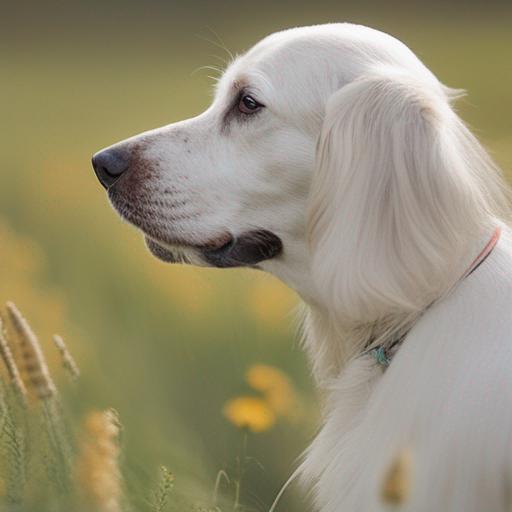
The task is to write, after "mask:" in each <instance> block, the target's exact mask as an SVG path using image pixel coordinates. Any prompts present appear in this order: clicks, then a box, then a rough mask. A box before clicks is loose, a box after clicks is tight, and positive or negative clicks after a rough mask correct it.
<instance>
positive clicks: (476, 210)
mask: <svg viewBox="0 0 512 512" xmlns="http://www.w3.org/2000/svg"><path fill="white" fill-rule="evenodd" d="M500 187H501V185H500V181H499V178H498V177H497V176H496V173H495V172H494V168H493V166H492V163H491V162H490V161H489V159H488V157H487V156H486V153H485V151H484V150H483V149H482V148H481V147H480V146H479V144H478V142H477V141H476V139H475V138H474V137H473V136H472V135H471V133H470V132H469V130H467V128H466V127H465V126H464V124H463V123H462V122H461V120H460V119H459V118H458V117H457V115H456V114H455V113H454V112H453V110H452V108H451V106H450V102H449V95H448V89H447V88H445V87H443V86H442V85H441V84H439V83H438V82H437V81H435V79H433V78H432V80H429V79H425V80H418V79H416V78H414V77H413V76H412V75H409V74H408V73H406V72H401V71H398V70H395V69H385V70H382V72H380V71H379V72H376V73H375V74H373V75H371V76H367V77H363V78H360V79H358V80H356V81H354V82H351V83H349V84H347V85H345V86H344V87H342V88H341V89H340V90H339V91H337V92H335V93H334V94H333V95H332V97H331V98H330V99H329V101H328V103H327V107H326V113H325V118H324V122H323V126H322V131H321V135H320V139H319V141H318V148H317V162H316V169H315V172H314V176H313V181H312V188H311V196H310V202H309V213H308V234H309V239H310V245H311V252H312V258H313V266H312V273H313V277H314V280H315V282H316V283H317V284H318V290H319V293H320V296H323V297H324V298H325V302H326V304H328V305H329V306H330V307H331V308H333V309H334V310H335V313H336V314H340V315H345V316H346V317H347V320H355V321H356V322H361V321H367V322H373V321H376V320H382V318H383V317H386V315H389V314H393V312H405V313H406V312H414V311H418V310H421V309H423V308H424V307H425V306H426V305H428V303H429V302H430V301H431V300H433V299H434V298H437V297H438V296H439V292H440V290H442V289H447V287H448V286H449V285H450V283H452V282H454V281H455V280H456V279H457V277H458V276H459V274H458V273H457V272H458V270H459V267H460V265H461V258H463V257H464V255H465V253H467V251H468V240H470V239H471V238H473V239H474V238H475V237H480V236H482V234H483V233H484V232H485V231H486V230H487V229H488V228H489V226H490V225H491V224H492V220H491V219H492V218H493V216H494V215H495V214H496V212H497V211H498V209H499V208H498V206H497V204H498V203H502V198H501V189H500Z"/></svg>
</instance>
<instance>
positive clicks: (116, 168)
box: [92, 148, 129, 188]
mask: <svg viewBox="0 0 512 512" xmlns="http://www.w3.org/2000/svg"><path fill="white" fill-rule="evenodd" d="M92 166H93V167H94V172H95V173H96V176H97V177H98V179H99V180H100V183H101V184H102V185H103V186H104V187H105V188H109V187H111V186H112V185H113V184H114V183H115V182H116V181H117V180H118V179H119V178H120V177H121V175H122V174H123V173H124V172H125V171H126V170H127V169H128V166H129V162H128V158H127V155H126V152H125V151H122V150H120V149H113V148H112V149H104V150H103V151H100V152H99V153H96V154H95V155H94V156H93V157H92Z"/></svg>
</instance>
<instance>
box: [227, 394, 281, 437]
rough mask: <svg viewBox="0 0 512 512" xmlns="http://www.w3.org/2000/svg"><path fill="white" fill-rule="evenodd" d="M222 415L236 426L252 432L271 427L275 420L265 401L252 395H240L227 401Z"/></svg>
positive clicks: (262, 430)
mask: <svg viewBox="0 0 512 512" xmlns="http://www.w3.org/2000/svg"><path fill="white" fill-rule="evenodd" d="M224 415H225V416H226V418H227V419H228V420H229V421H230V422H231V423H232V424H233V425H235V426H236V427H238V428H247V429H249V430H250V431H252V432H264V431H265V430H268V429H270V428H272V426H273V425H274V423H275V421H276V417H275V414H274V412H273V411H272V409H271V408H270V407H269V406H268V404H267V402H266V401H265V400H263V399H261V398H256V397H252V396H241V397H238V398H234V399H233V400H230V401H229V402H227V403H226V405H225V406H224Z"/></svg>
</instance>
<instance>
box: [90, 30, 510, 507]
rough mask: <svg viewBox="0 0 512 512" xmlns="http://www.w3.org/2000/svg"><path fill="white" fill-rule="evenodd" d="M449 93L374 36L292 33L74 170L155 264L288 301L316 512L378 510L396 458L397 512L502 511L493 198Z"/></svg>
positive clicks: (506, 304) (399, 48)
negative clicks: (238, 270) (235, 272)
mask: <svg viewBox="0 0 512 512" xmlns="http://www.w3.org/2000/svg"><path fill="white" fill-rule="evenodd" d="M453 97H454V92H453V91H452V90H449V89H448V88H446V87H444V86H443V85H442V84H441V83H440V82H439V81H438V80H437V78H436V77H435V76H434V75H433V74H432V73H431V72H430V71H429V70H428V69H427V68H426V67H425V66H424V65H423V64H422V63H421V62H420V61H419V60H418V58H417V57H416V56H415V55H414V54H413V53H412V52H411V51H410V50H409V49H408V48H407V47H406V46H404V45H403V44H402V43H401V42H400V41H398V40H396V39H394V38H393V37H391V36H389V35H386V34H383V33H381V32H378V31H375V30H372V29H370V28H366V27H362V26H357V25H350V24H332V25H323V26H314V27H306V28H297V29H292V30H287V31H284V32H279V33H276V34H273V35H271V36H269V37H267V38H266V39H264V40H263V41H261V42H260V43H258V44H257V45H256V46H255V47H254V48H252V49H251V50H250V51H249V52H248V53H247V54H245V55H243V56H242V57H239V58H237V59H236V60H235V61H234V62H233V63H232V64H231V65H230V66H229V68H228V69H227V71H226V72H225V73H224V75H223V77H222V79H221V80H220V82H219V84H218V87H217V91H216V95H215V100H214V101H213V104H212V105H211V107H210V108H209V109H208V110H207V111H206V112H204V113H203V114H201V115H199V116H197V117H195V118H193V119H188V120H186V121H182V122H179V123H176V124H172V125H169V126H165V127H163V128H160V129H158V130H154V131H151V132H147V133H143V134H142V135H139V136H137V137H134V138H131V139H129V140H126V141H123V142H121V143H119V144H116V145H114V146H111V147H110V148H107V149H106V150H103V151H102V152H100V153H98V154H97V155H96V156H95V157H94V159H93V164H94V167H95V170H96V173H97V175H98V177H99V179H100V181H101V182H102V184H103V185H104V186H105V187H106V188H107V189H108V195H109V198H110V200H111V202H112V204H113V205H114V207H115V209H116V210H117V211H118V212H119V213H120V214H121V215H122V216H123V217H124V218H125V219H126V220H128V221H129V222H131V223H132V224H134V225H135V226H137V227H138V228H140V229H141V230H142V231H143V232H144V233H145V236H146V241H147V244H148V247H149V249H150V250H151V252H153V253H154V254H155V255H156V256H158V257H159V258H161V259H163V260H166V261H182V262H187V263H193V264H197V265H207V266H216V267H233V266H244V265H245V266H250V267H255V268H260V269H263V270H266V271H268V272H271V273H273V274H274V275H276V276H277V277H279V278H280V279H281V280H283V281H284V282H285V283H287V284H288V285H289V286H291V287H292V288H294V289H295V290H296V291H297V292H298V294H299V295H300V296H301V297H302V299H303V301H304V303H305V311H306V312H305V322H304V331H305V342H304V344H305V347H306V349H307V351H308V353H309V356H310V358H311V364H312V368H313V372H314V376H315V378H316V380H317V382H318V385H319V386H320V387H321V388H322V389H323V390H324V391H325V393H326V395H327V396H326V400H325V414H324V418H323V426H322V428H321V430H320V432H319V434H318V436H317V438H316V439H315V440H314V442H313V443H312V445H311V447H310V448H309V449H308V450H307V453H306V456H305V458H304V461H303V463H302V465H301V467H300V473H301V475H302V480H303V481H304V482H306V484H307V485H308V486H309V487H310V489H311V491H312V493H313V499H314V503H315V505H314V508H315V510H319V511H321V512H353V511H380V510H388V509H387V508H386V506H387V505H386V503H384V502H383V498H382V486H383V485H384V484H383V479H385V475H386V474H387V471H388V468H389V467H390V465H392V463H393V461H394V460H395V459H396V456H397V454H399V453H402V451H403V450H407V452H408V453H409V454H410V459H411V469H410V471H409V473H408V474H407V481H408V482H409V484H408V487H407V488H406V489H402V492H401V495H399V496H398V497H397V501H399V502H401V505H400V507H401V508H400V510H403V511H414V512H434V511H435V512H446V511H461V512H462V511H464V512H484V511H485V512H495V511H496V512H497V511H500V512H501V511H506V510H507V511H509V510H511V507H512V497H511V489H512V314H511V313H512V310H511V305H512V237H511V233H510V230H509V228H508V227H507V224H506V223H507V222H508V220H509V207H508V205H507V197H506V196H507V191H506V187H505V185H504V184H503V182H502V181H501V179H500V176H499V172H498V171H497V170H496V169H495V167H494V165H493V163H492V162H491V160H490V159H489V158H488V156H487V155H486V153H485V151H484V150H483V149H482V148H481V146H480V145H479V143H478V142H477V140H476V139H475V138H474V137H473V135H471V133H470V132H469V131H468V129H467V128H466V127H465V126H464V124H463V122H462V121H461V120H460V119H459V117H458V116H457V115H456V114H455V113H454V111H453V110H452V108H451V106H450V100H451V99H453ZM402 477H404V475H402ZM399 494H400V493H399Z"/></svg>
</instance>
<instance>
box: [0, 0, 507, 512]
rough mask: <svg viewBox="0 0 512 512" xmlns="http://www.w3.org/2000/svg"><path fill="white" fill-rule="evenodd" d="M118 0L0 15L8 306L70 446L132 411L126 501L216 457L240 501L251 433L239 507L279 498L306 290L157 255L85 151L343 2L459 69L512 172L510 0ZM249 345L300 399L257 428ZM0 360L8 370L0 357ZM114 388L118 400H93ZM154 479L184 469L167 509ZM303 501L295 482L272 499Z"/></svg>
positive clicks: (42, 506)
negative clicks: (277, 1)
mask: <svg viewBox="0 0 512 512" xmlns="http://www.w3.org/2000/svg"><path fill="white" fill-rule="evenodd" d="M113 5H114V4H113ZM115 6H116V8H114V7H113V6H111V5H110V4H109V5H108V6H102V4H100V3H96V2H92V3H90V4H88V6H87V5H86V4H85V3H80V2H71V4H69V5H67V6H62V5H60V4H59V5H57V4H53V3H49V4H48V6H47V8H44V9H43V8H42V7H41V6H37V5H36V4H35V3H34V4H33V5H30V6H29V7H27V12H24V11H23V10H22V7H20V6H18V7H12V12H10V11H9V10H7V16H6V17H4V19H3V23H4V28H5V30H3V31H2V36H1V40H0V43H1V44H0V63H1V65H0V84H1V86H0V87H1V93H2V100H1V114H2V119H3V121H4V122H3V123H2V126H3V128H2V134H1V138H0V155H1V157H2V161H1V166H2V168H1V170H0V307H1V311H2V313H3V317H4V319H6V322H8V318H7V316H8V315H6V310H5V308H4V304H5V303H6V302H8V301H14V302H15V303H16V304H17V306H18V307H19V308H20V310H21V311H22V312H23V314H24V315H25V317H26V318H27V319H28V320H29V322H30V324H31V325H32V327H33V328H34V330H35V332H36V333H37V334H38V337H39V340H40V343H41V345H42V347H43V350H44V353H45V354H46V357H47V360H48V366H49V368H50V370H49V371H50V373H51V374H52V375H53V376H54V377H53V378H54V380H55V385H56V387H57V388H58V389H59V404H60V405H59V407H61V408H62V410H63V416H64V419H63V420H62V421H63V424H65V425H67V427H66V428H69V429H70V431H71V432H72V434H69V436H70V439H72V441H71V444H73V446H72V447H71V448H70V449H71V450H75V449H76V452H77V454H80V446H81V445H80V443H81V441H80V439H81V437H80V436H81V435H82V434H81V433H80V432H86V433H87V431H88V429H89V430H91V429H92V431H93V433H94V432H97V431H98V430H101V429H102V428H103V427H101V425H103V423H101V422H102V421H107V423H108V422H109V421H110V422H113V424H114V425H117V426H116V427H115V428H118V429H120V432H116V435H115V436H114V437H116V441H115V443H117V442H119V453H118V454H117V455H116V458H118V459H119V460H118V463H119V467H120V468H121V470H122V480H120V484H119V485H120V491H119V492H120V493H121V494H122V495H123V496H125V498H123V500H121V501H122V503H123V505H122V506H123V507H124V508H123V510H137V511H138V510H148V511H149V510H160V511H161V512H162V511H163V510H180V512H181V511H183V510H185V508H184V507H185V506H184V505H178V503H187V507H188V506H189V504H190V509H191V510H192V509H193V507H194V506H198V507H199V506H203V507H213V506H214V503H213V502H214V501H215V500H214V499H213V496H212V495H213V493H214V489H215V486H216V480H217V478H218V475H219V470H225V471H226V472H227V474H228V475H231V476H230V478H232V483H231V484H230V485H228V484H227V482H226V480H225V479H224V478H223V477H222V476H221V477H220V484H219V486H218V491H219V493H218V494H219V496H218V505H219V506H220V507H221V508H222V507H223V508H222V512H226V511H227V510H233V508H234V505H235V502H236V493H237V492H238V491H237V486H236V485H235V484H236V481H237V477H236V475H237V474H238V473H239V472H240V467H239V463H240V460H238V461H237V457H238V459H240V456H241V455H240V454H241V451H244V450H245V454H246V457H245V456H244V457H243V459H244V460H245V459H247V460H249V461H250V462H249V463H248V464H247V467H246V468H245V470H244V475H243V481H242V485H240V488H239V496H238V504H237V507H236V508H238V509H240V510H245V511H249V510H255V511H267V510H268V509H269V507H270V505H271V503H272V501H273V499H274V497H275V495H276V493H277V492H278V491H279V489H280V487H281V485H282V484H283V483H284V481H286V479H287V477H288V476H289V475H290V474H291V472H292V471H293V468H294V467H295V464H296V459H297V457H298V456H299V454H300V453H301V451H302V450H303V449H304V448H305V446H306V445H307V442H308V440H309V439H311V437H312V436H313V435H314V432H315V430H316V427H317V425H318V421H319V397H318V396H317V394H316V392H315V390H314V389H313V384H312V381H311V378H310V376H309V369H308V365H307V361H306V359H305V356H304V354H303V353H302V352H301V350H300V347H299V346H298V336H297V335H296V322H295V320H294V319H295V316H294V309H295V306H296V305H297V304H298V302H299V301H298V298H297V297H296V296H295V295H294V293H293V292H291V291H289V290H287V289H286V288H285V287H284V286H283V285H281V284H280V283H279V282H277V281H276V280H275V279H273V278H271V277H269V276H265V275H263V274H261V273H258V272H256V271H249V270H229V271H218V270H205V269H195V268H189V267H184V266H169V265H165V264H163V263H160V262H157V261H156V260H154V259H153V258H152V257H151V256H150V255H149V253H148V252H147V251H146V249H145V247H144V244H143V241H142V237H141V236H140V234H138V233H137V232H136V231H135V230H134V229H132V228H131V227H129V226H127V225H126V224H124V223H122V222H121V221H120V220H119V219H118V217H117V216H116V215H115V214H114V212H113V211H112V209H111V208H110V206H109V205H108V203H107V200H106V197H105V194H104V192H103V190H102V189H101V188H100V186H99V184H98V183H97V181H96V179H95V177H94V175H93V172H92V169H91V166H90V157H91V155H92V154H93V153H94V152H95V151H97V150H98V149H100V148H102V147H104V146H106V145H109V144H111V143H113V142H115V141H117V140H121V139H123V138H125V137H127V136H130V135H132V134H135V133H138V132H141V131H143V130H146V129H150V128H153V127H156V126H160V125H163V124H167V123H170V122H173V121H177V120H180V119H183V118H186V117H190V116H193V115H196V114H197V113H199V112H201V111H202V110H203V109H204V108H205V107H206V106H207V105H208V103H209V101H210V99H211V93H212V86H213V81H212V80H211V78H209V77H208V75H209V74H211V72H210V71H208V70H204V69H200V68H201V67H202V66H208V65H213V66H220V67H222V66H223V65H224V64H223V61H224V60H225V59H226V58H227V56H228V55H227V52H226V51H225V50H224V49H223V48H224V47H227V48H229V50H230V51H232V52H234V53H236V52H241V51H243V50H244V49H245V48H248V47H250V46H251V45H252V44H254V42H256V41H257V40H258V39H259V38H261V37H262V36H264V35H265V34H267V33H269V32H272V31H274V30H277V29H278V28H283V27H287V26H293V25H298V24H311V23H318V22H325V21H329V20H336V21H338V20H350V21H358V22H361V23H365V24H370V25H373V26H376V27H377V28H380V29H382V30H385V31H389V32H391V33H393V34H394V35H396V36H397V37H399V38H400V39H402V40H403V41H404V42H405V43H406V44H408V45H409V46H410V47H411V48H412V49H413V50H414V51H415V52H416V53H417V54H418V55H419V56H420V58H422V59H423V60H424V62H425V63H426V64H427V65H428V66H429V67H430V68H431V69H432V70H433V71H434V72H435V73H436V74H437V75H438V76H439V77H440V78H441V80H442V81H443V82H444V83H446V84H447V85H449V86H452V87H458V88H464V89H466V91H467V93H468V94H467V97H466V98H465V99H462V100H460V101H459V104H458V111H459V112H460V114H461V115H462V117H463V118H464V119H465V120H466V121H467V122H468V124H469V125H470V126H471V127H472V129H473V130H474V131H475V132H476V133H477V135H478V136H479V138H480V139H481V140H482V141H483V142H484V144H485V145H486V146H487V147H488V148H489V150H490V151H491V154H492V155H493V156H494V158H495V159H496V160H497V162H498V163H499V164H500V165H501V167H502V168H503V169H504V171H505V173H506V174H507V176H508V177H512V174H510V173H511V171H512V123H511V122H510V117H511V113H512V97H511V95H510V88H511V84H512V66H510V64H509V63H510V57H511V51H512V50H511V49H512V31H511V30H510V26H511V22H512V11H511V10H510V8H507V7H506V5H505V4H503V5H502V4H500V3H497V4H496V5H494V4H492V3H491V4H489V5H487V7H486V9H485V10H484V9H482V8H480V7H479V6H478V4H476V3H470V4H468V6H467V7H466V8H464V9H460V10H459V9H455V8H454V9H448V8H446V7H441V4H439V5H438V4H433V5H432V9H428V8H423V9H420V8H418V10H416V9H413V8H412V7H411V8H410V10H409V11H408V10H407V9H403V10H401V11H400V15H398V14H397V12H398V11H397V10H395V9H393V8H392V7H389V8H385V7H382V6H380V7H373V8H370V7H369V6H368V5H367V4H366V3H363V4H361V5H359V6H358V5H357V4H356V3H352V4H347V5H346V6H341V5H335V4H334V3H329V2H323V3H322V2H320V3H319V4H318V5H315V6H308V5H306V4H303V3H300V9H299V8H297V9H293V10H289V9H287V8H286V7H285V6H284V4H283V5H274V4H270V3H268V5H267V4H265V3H264V4H261V6H262V9H260V10H257V11H256V12H252V11H250V10H249V11H247V10H236V9H235V10H233V8H234V6H233V5H231V4H230V3H226V5H225V6H224V5H223V6H216V7H213V6H212V5H210V4H207V3H201V2H197V3H194V2H191V3H189V4H187V6H186V7H185V6H184V4H183V6H182V7H180V8H178V7H176V8H174V7H169V6H164V4H163V3H159V2H154V3H148V4H147V5H146V6H142V4H140V5H139V4H135V3H130V2H126V3H121V2H115ZM246 7H247V6H246ZM263 7H264V9H263ZM173 9H174V10H173ZM247 13H249V14H251V18H250V22H248V20H247V19H246V14H247ZM55 333H58V334H60V335H62V337H63V339H64V340H65V341H66V344H67V346H68V348H69V350H70V352H71V353H72V355H73V357H74V359H75V360H76V362H77V364H78V366H79V368H80V373H81V375H80V377H79V378H78V379H76V380H73V381H70V380H69V379H68V378H67V377H66V375H65V371H62V369H61V368H60V367H61V356H60V354H59V351H58V350H57V348H56V347H55V346H54V345H53V342H52V336H53V335H54V334H55ZM11 338H12V336H11ZM13 340H14V338H13ZM12 342H13V343H14V344H16V342H15V341H12ZM255 365H268V366H271V367H272V368H277V369H279V371H280V372H282V375H283V378H284V382H286V383H287V385H289V387H290V389H291V390H293V397H294V413H293V414H280V413H279V414H278V413H277V412H276V410H274V409H272V408H271V409H272V411H271V414H272V417H271V419H270V420H269V421H268V422H267V423H264V425H263V427H261V428H256V429H255V430H257V431H256V432H251V431H249V432H248V429H247V428H239V426H238V427H237V426H236V425H235V424H234V423H236V420H234V419H233V416H232V415H231V416H230V414H229V413H228V414H226V410H227V409H226V404H227V403H228V402H229V400H231V399H233V398H236V397H240V396H249V397H256V398H261V397H262V396H264V395H265V393H264V389H263V391H262V387H261V383H260V384H259V385H256V386H255V385H254V382H253V383H252V384H251V379H250V378H249V381H248V377H247V372H248V371H249V370H250V369H251V368H253V369H254V367H255ZM256 368H258V366H256ZM280 375H281V374H280ZM2 376H3V382H4V385H5V384H6V382H7V381H8V380H9V379H8V376H7V374H6V372H5V371H4V369H2ZM258 386H259V389H258ZM264 387H265V385H264V384H263V388H264ZM9 393H10V392H9ZM265 396H266V395H265ZM8 400H10V401H12V400H14V401H15V402H16V399H14V398H13V397H12V396H10V395H9V397H8ZM34 400H35V401H34ZM34 400H32V401H30V400H29V404H28V405H27V407H28V408H29V410H31V409H30V407H36V406H34V405H33V403H37V400H36V399H34ZM31 403H32V405H30V404H31ZM258 404H259V406H261V403H260V402H258ZM274 405H275V404H274ZM111 408H113V409H114V410H115V413H114V412H108V413H101V412H98V411H110V410H111ZM94 411H96V412H94ZM260 412H261V411H260ZM94 414H96V416H94ZM101 414H103V416H101ZM105 414H107V416H105ZM91 415H92V416H91ZM98 415H99V416H98ZM109 415H110V416H109ZM22 416H23V415H22ZM235 416H236V414H235ZM91 418H92V419H91ZM105 418H106V420H105ZM230 418H231V421H230ZM88 425H89V426H88ZM91 425H92V426H91ZM98 425H99V426H98ZM105 428H107V430H108V427H105ZM249 430H250V429H249ZM118 433H119V436H118V435H117V434H118ZM117 437H119V439H118V440H117ZM246 437H247V440H245V438H246ZM246 442H247V444H245V443H246ZM116 446H117V444H116ZM244 447H245V448H244ZM115 450H117V448H114V451H115ZM116 453H117V452H116ZM42 457H43V458H44V456H43V455H42ZM77 457H79V455H77ZM73 460H75V459H73ZM73 464H74V463H73ZM77 464H78V463H77ZM162 466H164V467H165V468H167V469H166V470H161V469H160V468H161V467H162ZM2 471H3V473H2V474H0V477H1V482H0V483H1V485H0V510H2V511H3V510H5V511H9V512H10V511H11V510H20V511H22V510H23V511H24V510H32V509H31V508H29V505H26V506H25V505H23V503H22V501H19V502H17V504H14V505H13V503H14V502H12V500H10V498H12V496H11V497H9V496H8V492H7V489H8V483H7V481H8V478H11V477H12V473H10V467H7V468H5V467H3V469H2ZM70 471H78V470H76V468H75V469H72V470H70ZM166 471H169V472H171V473H172V474H173V475H174V477H170V476H169V474H168V473H166ZM73 474H74V473H73ZM166 475H167V476H166ZM233 475H235V476H234V477H233ZM45 478H46V477H45ZM173 478H174V480H173V481H172V479H173ZM159 482H160V485H163V486H164V487H165V486H166V485H167V486H170V487H173V488H174V489H173V490H172V491H171V493H172V496H170V498H169V499H168V500H167V502H166V503H164V505H163V507H164V508H161V509H158V508H155V507H156V505H155V503H154V500H155V499H157V500H158V498H155V496H158V492H159V491H158V486H159ZM30 485H32V484H31V483H30V482H29V484H28V487H29V491H28V492H29V494H30V495H31V498H30V499H32V500H33V498H34V495H35V494H34V493H36V490H35V489H36V487H34V488H33V489H34V490H33V492H32V491H30ZM155 493H156V494H155ZM36 494H37V499H38V505H37V508H35V509H34V510H38V511H41V512H44V511H45V510H52V511H57V510H69V508H66V506H67V502H66V501H65V500H64V501H62V502H61V501H59V500H58V499H56V496H57V495H58V492H57V491H52V492H51V493H48V496H46V497H45V496H44V493H43V495H41V494H40V493H36ZM9 500H10V501H9ZM152 500H153V501H152ZM176 500H178V501H176ZM179 500H183V501H179ZM29 501H30V500H29ZM29 501H27V502H26V503H28V502H29ZM172 507H175V508H172ZM307 509H308V508H307V506H306V505H304V504H303V501H302V499H301V498H300V493H299V492H298V490H297V489H296V488H292V489H291V490H290V492H289V493H287V494H286V495H285V496H284V498H283V502H282V505H281V508H280V509H278V510H294V511H298V512H300V511H302V510H307ZM97 510H99V509H97ZM104 510H105V511H107V510H110V509H108V508H105V509H104ZM119 510H121V509H119ZM112 511H114V512H115V509H112Z"/></svg>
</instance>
